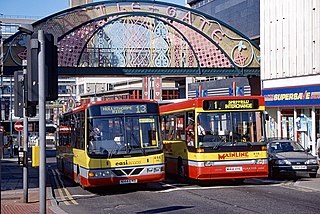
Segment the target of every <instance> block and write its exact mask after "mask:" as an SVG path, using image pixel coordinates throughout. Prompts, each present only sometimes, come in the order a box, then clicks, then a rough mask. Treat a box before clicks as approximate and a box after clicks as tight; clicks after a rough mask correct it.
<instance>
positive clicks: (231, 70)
mask: <svg viewBox="0 0 320 214" xmlns="http://www.w3.org/2000/svg"><path fill="white" fill-rule="evenodd" d="M32 26H33V29H34V31H37V30H40V29H42V30H44V31H45V32H47V33H52V34H53V35H54V36H55V38H57V45H58V51H59V54H58V64H59V68H58V71H59V74H62V75H79V74H83V75H97V74H103V75H108V74H112V75H148V74H152V75H162V74H173V75H199V74H204V75H219V76H223V75H226V76H229V75H259V73H260V50H259V48H258V47H257V46H256V45H255V44H254V43H253V42H251V41H250V39H248V38H247V37H245V36H244V35H243V34H241V33H240V32H238V31H237V30H235V29H233V28H232V27H230V26H228V25H226V24H225V23H223V22H221V21H219V20H217V19H215V18H213V17H211V16H208V15H206V14H204V13H201V12H199V11H196V10H193V9H190V8H186V7H183V6H179V5H174V4H170V3H164V2H158V1H143V0H141V1H139V2H136V1H124V2H116V1H105V2H96V3H92V4H88V5H82V6H78V7H75V8H70V9H67V10H64V11H61V12H59V13H56V14H53V15H51V16H48V17H46V18H44V19H42V20H39V21H37V22H35V23H33V25H32ZM25 57H26V35H25V34H23V33H22V32H18V33H16V34H15V35H13V36H11V37H10V38H8V39H7V40H5V54H4V65H5V71H12V70H16V67H17V66H21V61H22V59H24V58H25Z"/></svg>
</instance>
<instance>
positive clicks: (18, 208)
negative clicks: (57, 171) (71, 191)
mask: <svg viewBox="0 0 320 214" xmlns="http://www.w3.org/2000/svg"><path fill="white" fill-rule="evenodd" d="M22 172H23V168H22V167H20V166H19V165H18V158H17V157H13V158H9V155H8V154H5V155H4V158H3V159H2V160H1V213H2V214H15V213H16V214H20V213H25V214H29V213H39V208H40V201H39V169H38V168H32V167H31V164H29V167H28V181H29V182H28V184H29V186H28V202H27V203H24V202H23V199H24V191H23V173H22ZM47 180H49V179H48V177H47ZM293 186H295V187H300V188H305V189H310V190H313V191H320V169H319V170H318V175H317V178H302V179H299V180H298V181H296V182H294V183H293ZM51 191H52V188H51V187H50V182H47V189H46V192H47V200H46V201H47V204H46V208H47V212H46V213H48V214H53V213H59V214H61V213H65V212H64V211H63V210H62V209H61V208H60V207H59V206H58V205H57V203H56V201H55V199H54V198H53V196H52V192H51Z"/></svg>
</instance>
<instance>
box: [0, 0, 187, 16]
mask: <svg viewBox="0 0 320 214" xmlns="http://www.w3.org/2000/svg"><path fill="white" fill-rule="evenodd" d="M97 1H99V0H94V2H97ZM137 1H139V0H137ZM162 1H163V2H171V3H174V4H180V5H184V2H185V0H162ZM68 7H69V0H0V14H3V15H4V16H26V17H28V16H39V17H45V16H48V15H51V14H53V13H56V12H59V11H61V10H64V9H67V8H68Z"/></svg>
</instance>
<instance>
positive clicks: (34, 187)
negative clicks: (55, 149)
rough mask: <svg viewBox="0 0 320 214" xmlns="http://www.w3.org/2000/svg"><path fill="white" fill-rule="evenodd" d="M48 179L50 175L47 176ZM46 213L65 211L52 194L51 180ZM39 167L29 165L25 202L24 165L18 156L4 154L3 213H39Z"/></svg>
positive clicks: (2, 169) (2, 179)
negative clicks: (19, 162)
mask: <svg viewBox="0 0 320 214" xmlns="http://www.w3.org/2000/svg"><path fill="white" fill-rule="evenodd" d="M47 180H49V179H48V177H47ZM46 186H47V187H46V188H47V189H46V193H47V199H46V213H48V214H53V213H59V214H60V213H65V212H64V211H63V210H61V209H60V207H59V206H58V205H57V204H56V201H55V199H54V198H53V196H52V192H51V191H52V188H51V187H50V182H47V185H46ZM39 190H40V189H39V169H38V168H33V167H31V164H29V166H28V197H27V199H28V202H27V203H24V202H23V201H24V191H23V167H21V166H19V165H18V158H17V157H16V156H15V157H13V158H10V157H9V154H6V152H5V154H4V157H3V159H2V160H1V213H2V214H15V213H17V214H18V213H19V214H21V213H26V214H29V213H39V209H40V198H39V193H40V191H39Z"/></svg>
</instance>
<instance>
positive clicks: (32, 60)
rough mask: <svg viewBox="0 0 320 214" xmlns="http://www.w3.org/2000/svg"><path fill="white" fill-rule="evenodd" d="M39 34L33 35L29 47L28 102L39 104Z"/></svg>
mask: <svg viewBox="0 0 320 214" xmlns="http://www.w3.org/2000/svg"><path fill="white" fill-rule="evenodd" d="M38 49H39V44H38V34H37V33H33V34H32V36H31V39H29V42H28V47H27V90H28V102H33V103H35V104H36V103H38V100H39V94H38V90H39V83H38Z"/></svg>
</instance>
